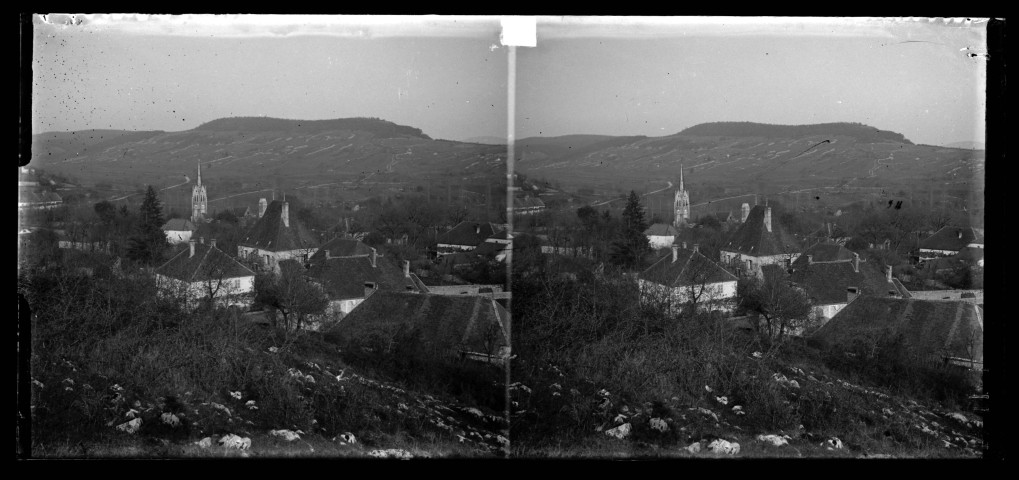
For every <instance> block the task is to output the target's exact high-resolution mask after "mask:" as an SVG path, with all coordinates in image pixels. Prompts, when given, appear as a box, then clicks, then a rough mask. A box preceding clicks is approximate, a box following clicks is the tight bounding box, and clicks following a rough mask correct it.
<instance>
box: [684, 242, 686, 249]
mask: <svg viewBox="0 0 1019 480" xmlns="http://www.w3.org/2000/svg"><path fill="white" fill-rule="evenodd" d="M683 250H686V242H683Z"/></svg>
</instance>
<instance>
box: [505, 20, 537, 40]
mask: <svg viewBox="0 0 1019 480" xmlns="http://www.w3.org/2000/svg"><path fill="white" fill-rule="evenodd" d="M499 41H500V42H501V43H502V44H503V45H504V46H514V47H537V46H538V36H537V33H536V28H535V17H502V34H500V35H499Z"/></svg>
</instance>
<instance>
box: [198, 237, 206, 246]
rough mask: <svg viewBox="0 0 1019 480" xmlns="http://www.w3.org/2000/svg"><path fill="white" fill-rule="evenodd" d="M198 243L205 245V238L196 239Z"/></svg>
mask: <svg viewBox="0 0 1019 480" xmlns="http://www.w3.org/2000/svg"><path fill="white" fill-rule="evenodd" d="M198 243H200V244H202V245H205V237H198Z"/></svg>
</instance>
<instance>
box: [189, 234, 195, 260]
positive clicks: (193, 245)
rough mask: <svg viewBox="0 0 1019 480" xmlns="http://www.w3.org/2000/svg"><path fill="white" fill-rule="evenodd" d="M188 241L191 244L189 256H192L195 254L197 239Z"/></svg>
mask: <svg viewBox="0 0 1019 480" xmlns="http://www.w3.org/2000/svg"><path fill="white" fill-rule="evenodd" d="M188 243H189V244H191V254H190V255H188V258H191V257H193V256H195V239H193V238H192V239H191V240H189V241H188Z"/></svg>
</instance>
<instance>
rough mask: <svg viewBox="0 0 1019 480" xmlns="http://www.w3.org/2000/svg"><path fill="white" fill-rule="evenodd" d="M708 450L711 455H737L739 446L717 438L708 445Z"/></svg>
mask: <svg viewBox="0 0 1019 480" xmlns="http://www.w3.org/2000/svg"><path fill="white" fill-rule="evenodd" d="M708 450H711V452H712V453H722V454H726V455H737V454H739V444H738V443H736V442H730V441H728V440H722V439H721V438H719V439H716V440H713V441H712V442H711V443H709V444H708Z"/></svg>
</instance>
